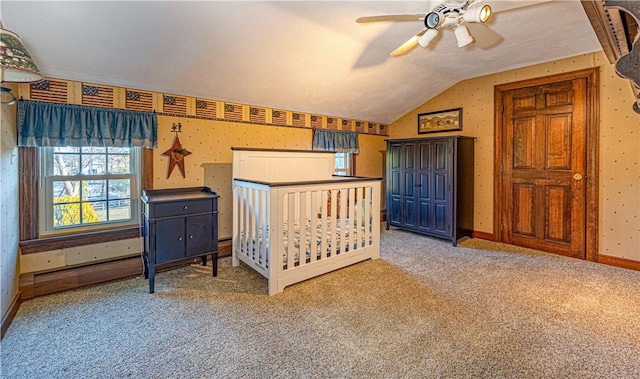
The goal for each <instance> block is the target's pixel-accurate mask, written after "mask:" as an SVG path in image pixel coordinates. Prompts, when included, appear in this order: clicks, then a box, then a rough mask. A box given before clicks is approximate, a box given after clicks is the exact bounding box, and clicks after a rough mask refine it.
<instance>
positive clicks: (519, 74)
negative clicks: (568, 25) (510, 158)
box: [389, 52, 640, 261]
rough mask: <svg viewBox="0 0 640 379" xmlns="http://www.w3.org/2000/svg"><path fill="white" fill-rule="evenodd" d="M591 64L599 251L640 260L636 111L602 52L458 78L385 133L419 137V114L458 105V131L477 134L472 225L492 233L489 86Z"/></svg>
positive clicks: (627, 89) (639, 157)
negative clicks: (596, 96)
mask: <svg viewBox="0 0 640 379" xmlns="http://www.w3.org/2000/svg"><path fill="white" fill-rule="evenodd" d="M591 67H599V68H600V188H599V191H600V214H599V229H600V241H599V243H600V246H599V253H600V254H604V255H610V256H614V257H619V258H626V259H631V260H635V261H640V249H639V247H640V115H638V114H636V113H635V112H633V110H632V108H631V106H632V104H633V101H632V100H633V93H632V91H631V88H630V85H629V82H628V81H627V80H623V79H621V78H620V77H618V76H617V75H616V74H615V72H614V70H613V68H612V66H611V65H610V64H609V62H608V60H607V59H606V57H605V56H604V54H603V53H602V52H598V53H593V54H585V55H580V56H576V57H571V58H566V59H563V60H559V61H554V62H548V63H543V64H539V65H534V66H530V67H525V68H522V69H516V70H510V71H505V72H501V73H496V74H492V75H487V76H482V77H479V78H474V79H469V80H465V81H462V82H460V83H458V84H456V85H454V86H453V87H451V88H449V89H448V90H446V91H445V92H443V93H441V94H440V95H438V96H436V97H435V98H433V99H431V100H430V101H428V102H426V103H425V104H423V105H421V106H420V107H418V108H416V109H415V110H414V111H412V112H410V113H408V114H407V115H405V116H403V117H402V118H400V119H399V120H397V121H396V122H394V123H392V124H391V125H390V126H389V137H390V138H407V137H418V136H419V135H418V134H417V114H418V113H424V112H431V111H437V110H442V109H450V108H458V107H462V108H463V130H462V132H461V133H460V134H462V135H466V136H474V137H476V138H477V140H476V144H475V149H476V151H475V175H476V176H475V189H474V195H475V218H474V229H475V230H478V231H481V232H486V233H493V180H494V176H493V161H494V156H493V143H494V140H493V139H494V121H493V120H494V112H493V101H494V99H493V96H494V92H493V91H494V86H495V85H498V84H504V83H509V82H515V81H520V80H525V79H532V78H537V77H543V76H548V75H553V74H558V73H563V72H571V71H576V70H580V69H585V68H591ZM446 134H448V135H449V134H452V133H446ZM434 135H437V134H434ZM420 136H423V135H420Z"/></svg>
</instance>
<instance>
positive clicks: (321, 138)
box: [313, 129, 360, 154]
mask: <svg viewBox="0 0 640 379" xmlns="http://www.w3.org/2000/svg"><path fill="white" fill-rule="evenodd" d="M313 150H321V151H335V152H336V153H353V154H358V153H359V152H360V146H359V145H358V133H356V132H343V131H337V130H324V129H315V130H314V131H313Z"/></svg>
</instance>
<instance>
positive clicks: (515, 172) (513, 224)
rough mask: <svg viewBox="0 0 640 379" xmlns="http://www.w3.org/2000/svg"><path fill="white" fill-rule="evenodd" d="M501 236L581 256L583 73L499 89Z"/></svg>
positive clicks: (584, 171) (583, 223)
mask: <svg viewBox="0 0 640 379" xmlns="http://www.w3.org/2000/svg"><path fill="white" fill-rule="evenodd" d="M502 109H503V115H502V131H501V133H502V144H503V146H502V147H501V150H502V157H501V160H502V162H501V165H500V166H501V170H502V172H501V176H502V185H503V187H502V191H501V194H502V197H503V198H502V199H500V200H501V201H503V203H502V205H501V209H502V212H501V215H500V218H501V220H500V229H501V239H502V241H504V242H506V243H510V244H515V245H519V246H525V247H530V248H535V249H539V250H543V251H547V252H552V253H556V254H562V255H566V256H572V257H576V258H582V259H584V258H585V230H586V216H585V215H586V213H585V195H586V185H585V183H586V180H585V177H586V174H587V166H586V164H587V160H586V152H587V151H586V147H585V146H586V144H585V141H586V136H587V133H586V131H587V130H586V129H587V128H586V119H587V81H586V79H585V78H576V79H572V80H565V81H562V82H556V83H549V84H543V85H538V86H533V87H526V88H519V89H513V90H509V91H506V92H504V93H503V97H502Z"/></svg>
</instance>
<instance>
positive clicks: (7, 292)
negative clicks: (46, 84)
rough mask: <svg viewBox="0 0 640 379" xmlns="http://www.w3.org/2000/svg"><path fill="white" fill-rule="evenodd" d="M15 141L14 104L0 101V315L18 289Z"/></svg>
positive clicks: (4, 311)
mask: <svg viewBox="0 0 640 379" xmlns="http://www.w3.org/2000/svg"><path fill="white" fill-rule="evenodd" d="M6 85H7V84H5V83H3V86H6ZM9 87H11V88H12V89H13V90H14V91H15V89H16V87H15V86H11V85H9ZM5 100H6V99H5V97H4V95H3V101H5ZM17 145H18V143H17V135H16V106H15V105H0V275H2V278H0V299H1V301H0V304H1V307H0V310H1V312H0V317H4V316H5V314H6V313H7V311H8V310H9V307H10V306H11V302H12V301H13V299H14V297H15V296H16V295H17V293H18V272H19V270H20V266H19V259H18V201H17V199H18V147H17Z"/></svg>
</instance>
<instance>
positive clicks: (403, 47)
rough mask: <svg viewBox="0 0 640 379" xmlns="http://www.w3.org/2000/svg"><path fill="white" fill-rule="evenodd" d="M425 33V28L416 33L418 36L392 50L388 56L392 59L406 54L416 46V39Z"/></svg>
mask: <svg viewBox="0 0 640 379" xmlns="http://www.w3.org/2000/svg"><path fill="white" fill-rule="evenodd" d="M426 31H427V28H424V29H422V30H421V31H420V32H418V34H416V35H415V36H413V37H411V38H409V39H408V40H407V42H405V43H403V44H402V45H400V46H399V47H398V48H397V49H395V50H393V51H392V52H391V54H389V55H391V56H392V57H397V56H398V55H403V54H406V53H408V52H409V51H411V50H412V49H413V48H414V47H416V46H417V45H418V38H419V37H420V36H421V35H423V34H424V33H426Z"/></svg>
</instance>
